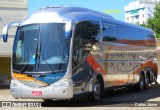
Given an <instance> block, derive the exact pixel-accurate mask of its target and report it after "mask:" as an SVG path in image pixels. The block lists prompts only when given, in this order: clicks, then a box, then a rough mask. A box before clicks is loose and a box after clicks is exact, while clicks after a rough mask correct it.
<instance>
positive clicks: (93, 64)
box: [87, 55, 106, 75]
mask: <svg viewBox="0 0 160 110" xmlns="http://www.w3.org/2000/svg"><path fill="white" fill-rule="evenodd" d="M87 62H88V64H89V65H90V66H91V67H92V68H93V69H94V71H96V72H97V73H101V74H102V75H106V73H105V71H104V70H103V68H102V67H101V66H100V65H99V64H98V63H97V62H96V60H95V59H94V57H93V56H92V55H89V56H88V57H87Z"/></svg>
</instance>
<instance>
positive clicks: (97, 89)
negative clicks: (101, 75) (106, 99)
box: [91, 78, 102, 101]
mask: <svg viewBox="0 0 160 110" xmlns="http://www.w3.org/2000/svg"><path fill="white" fill-rule="evenodd" d="M101 93H102V85H101V83H100V80H99V79H98V78H96V79H95V81H94V83H93V89H92V94H91V95H92V100H93V101H98V100H99V99H100V97H101Z"/></svg>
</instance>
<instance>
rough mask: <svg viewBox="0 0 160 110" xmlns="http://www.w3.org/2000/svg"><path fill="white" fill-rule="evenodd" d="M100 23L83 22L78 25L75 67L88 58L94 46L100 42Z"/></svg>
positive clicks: (74, 57) (74, 46) (74, 45)
mask: <svg viewBox="0 0 160 110" xmlns="http://www.w3.org/2000/svg"><path fill="white" fill-rule="evenodd" d="M99 32H100V28H99V22H98V21H83V22H80V23H78V24H77V25H76V28H75V35H74V44H73V54H72V55H73V66H76V65H77V64H79V62H81V61H82V59H83V58H84V57H86V56H88V54H89V52H90V51H91V49H92V47H93V45H95V44H96V43H97V42H98V40H99V37H100V36H99Z"/></svg>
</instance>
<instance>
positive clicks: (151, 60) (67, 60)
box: [3, 6, 158, 100]
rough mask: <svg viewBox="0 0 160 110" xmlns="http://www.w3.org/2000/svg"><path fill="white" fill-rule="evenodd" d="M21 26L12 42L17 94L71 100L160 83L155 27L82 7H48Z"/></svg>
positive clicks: (13, 90)
mask: <svg viewBox="0 0 160 110" xmlns="http://www.w3.org/2000/svg"><path fill="white" fill-rule="evenodd" d="M11 27H17V32H16V35H15V39H14V43H13V53H12V63H11V64H12V68H11V71H12V73H11V76H12V80H11V84H10V89H11V94H12V96H13V97H14V98H30V99H43V100H52V99H59V100H64V99H71V98H74V96H76V95H77V94H82V93H90V96H91V99H93V100H99V99H100V98H101V97H102V96H103V93H104V90H105V89H109V88H113V89H115V88H122V87H129V88H134V89H136V90H139V91H143V90H145V89H147V88H148V87H149V86H150V84H152V83H157V77H158V59H157V45H156V38H155V34H154V31H152V30H151V29H147V28H144V27H140V26H137V25H133V24H129V23H125V22H122V21H119V20H116V19H115V18H113V17H112V16H110V15H107V14H103V13H100V12H96V11H93V10H90V9H86V8H81V7H63V6H60V7H45V8H42V9H39V10H38V11H36V12H35V13H33V14H32V15H31V16H30V17H29V18H27V19H25V20H23V21H16V22H12V23H10V24H8V25H6V26H5V27H4V28H3V40H4V42H7V36H8V30H9V29H10V28H11Z"/></svg>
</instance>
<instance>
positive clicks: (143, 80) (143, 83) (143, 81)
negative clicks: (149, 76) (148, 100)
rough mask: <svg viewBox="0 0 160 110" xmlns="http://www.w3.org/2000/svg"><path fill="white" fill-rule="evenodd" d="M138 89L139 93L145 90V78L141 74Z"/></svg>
mask: <svg viewBox="0 0 160 110" xmlns="http://www.w3.org/2000/svg"><path fill="white" fill-rule="evenodd" d="M136 88H137V90H138V91H143V90H144V89H145V78H144V75H143V74H140V78H139V82H138V84H137V86H136Z"/></svg>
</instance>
